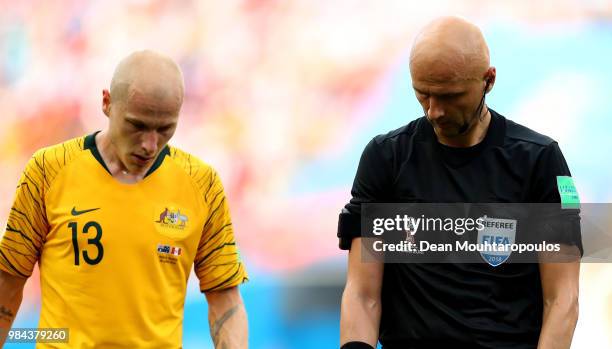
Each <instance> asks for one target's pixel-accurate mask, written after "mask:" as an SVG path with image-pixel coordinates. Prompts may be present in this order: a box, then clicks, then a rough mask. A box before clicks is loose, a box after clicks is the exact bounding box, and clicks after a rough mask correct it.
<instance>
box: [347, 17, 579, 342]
mask: <svg viewBox="0 0 612 349" xmlns="http://www.w3.org/2000/svg"><path fill="white" fill-rule="evenodd" d="M410 73H411V76H412V83H413V87H414V91H415V94H416V97H417V99H418V101H419V103H420V104H421V106H422V107H423V110H424V111H425V117H422V118H419V119H417V120H414V121H412V122H411V123H409V124H408V125H406V126H404V127H402V128H399V129H397V130H395V131H391V132H389V133H387V134H386V135H380V136H377V137H375V138H374V139H373V140H372V141H371V142H370V143H369V144H368V145H367V146H366V148H365V150H364V152H363V155H362V157H361V160H360V163H359V168H358V170H357V175H356V177H355V181H354V183H353V188H352V191H351V194H352V199H351V200H350V202H349V203H348V204H347V205H346V207H345V208H344V209H343V211H342V213H341V214H340V221H339V228H338V237H339V238H340V247H341V248H342V249H347V250H350V252H349V257H348V275H347V282H346V287H345V290H344V293H343V297H342V310H341V321H340V341H341V346H342V348H346V349H349V348H371V347H375V346H376V343H377V341H380V342H381V344H382V345H383V347H384V348H385V349H394V348H402V349H410V348H415V349H425V348H427V349H430V348H496V349H497V348H513V349H521V348H536V347H537V348H539V349H545V348H569V347H570V343H571V340H572V336H573V332H574V328H575V326H576V321H577V319H578V274H579V269H580V268H579V258H576V260H575V261H574V262H569V263H544V262H541V263H539V264H538V263H532V264H519V263H516V264H514V263H507V264H502V265H500V266H497V267H493V266H490V265H488V264H486V263H482V264H467V263H466V264H414V263H413V264H410V263H405V264H383V263H382V262H367V263H366V262H363V261H362V258H361V253H362V249H361V246H362V238H361V235H362V232H361V231H360V230H361V228H360V212H361V211H360V208H361V204H362V203H377V202H380V203H382V202H424V203H428V202H429V203H436V202H447V203H450V202H465V203H470V202H472V203H478V202H480V203H494V202H500V203H503V202H506V203H513V202H514V203H528V202H532V203H555V202H560V200H561V199H560V194H559V192H558V187H557V178H558V177H559V176H561V177H563V178H569V179H570V180H571V177H570V176H571V175H570V172H569V169H568V167H567V164H566V162H565V159H564V158H563V155H562V153H561V151H560V150H559V147H558V145H557V143H556V142H555V141H553V140H552V139H550V138H549V137H546V136H544V135H541V134H538V133H536V132H534V131H532V130H530V129H528V128H526V127H524V126H521V125H519V124H516V123H514V122H512V121H510V120H508V119H506V118H504V117H503V116H502V115H500V114H498V113H496V112H495V111H493V110H491V109H490V108H488V107H487V105H486V103H485V95H486V94H487V93H488V92H489V91H491V89H492V88H493V86H494V84H495V77H496V71H495V68H494V67H491V66H490V65H489V51H488V47H487V44H486V42H485V40H484V37H483V35H482V33H481V31H480V30H479V28H478V27H476V26H475V25H474V24H472V23H469V22H467V21H466V20H464V19H462V18H457V17H443V18H440V19H437V20H435V21H433V22H431V23H430V24H429V25H427V26H426V27H425V28H424V29H423V30H422V31H421V32H420V33H419V35H418V36H417V38H416V40H415V43H414V46H413V48H412V51H411V55H410ZM534 117H541V116H538V115H534ZM578 240H579V238H578ZM364 241H365V240H364ZM576 245H579V243H577V244H576ZM564 247H566V246H565V245H564ZM581 248H582V247H581V246H580V249H581Z"/></svg>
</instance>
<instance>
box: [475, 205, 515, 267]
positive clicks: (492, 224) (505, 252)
mask: <svg viewBox="0 0 612 349" xmlns="http://www.w3.org/2000/svg"><path fill="white" fill-rule="evenodd" d="M483 225H484V228H483V229H481V230H480V231H478V242H477V243H478V244H482V245H487V244H488V245H489V246H491V245H495V244H497V245H498V246H499V245H505V246H506V249H499V250H497V251H493V250H492V249H491V250H485V251H481V252H480V255H481V256H482V258H483V259H484V260H485V262H487V263H489V264H490V265H491V266H494V267H497V266H498V265H500V264H502V263H504V262H505V261H507V260H508V258H510V254H511V253H512V250H511V245H512V244H514V240H515V236H516V220H515V219H502V218H490V217H486V216H485V217H484V221H483Z"/></svg>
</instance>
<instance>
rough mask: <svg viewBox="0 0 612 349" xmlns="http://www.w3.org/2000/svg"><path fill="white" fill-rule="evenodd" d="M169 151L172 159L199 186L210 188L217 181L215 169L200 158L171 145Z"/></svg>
mask: <svg viewBox="0 0 612 349" xmlns="http://www.w3.org/2000/svg"><path fill="white" fill-rule="evenodd" d="M168 150H169V157H170V159H171V160H172V161H173V162H174V163H175V164H176V165H177V166H178V168H180V170H181V171H182V172H184V173H185V174H186V175H187V176H189V177H191V179H193V180H194V181H195V182H196V183H197V184H198V186H200V187H206V186H210V184H211V182H213V181H215V180H216V177H217V173H216V171H215V169H214V168H213V167H212V166H211V165H209V164H208V163H206V162H204V161H203V160H201V159H200V158H199V157H197V156H195V155H193V154H191V153H189V152H186V151H184V150H182V149H180V148H177V147H175V146H171V145H168Z"/></svg>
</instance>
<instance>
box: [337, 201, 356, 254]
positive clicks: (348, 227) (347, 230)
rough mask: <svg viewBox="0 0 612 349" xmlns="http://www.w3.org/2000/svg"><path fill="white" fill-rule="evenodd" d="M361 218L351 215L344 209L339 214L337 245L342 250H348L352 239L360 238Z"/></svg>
mask: <svg viewBox="0 0 612 349" xmlns="http://www.w3.org/2000/svg"><path fill="white" fill-rule="evenodd" d="M360 232H361V218H360V216H358V215H354V214H351V213H350V212H349V210H347V209H346V208H343V209H342V212H340V217H339V218H338V233H337V235H338V238H339V239H340V241H339V242H338V245H339V246H340V249H342V250H350V249H351V242H352V241H353V239H354V238H357V237H360V236H361V233H360Z"/></svg>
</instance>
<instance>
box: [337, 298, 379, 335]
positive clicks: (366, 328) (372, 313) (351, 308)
mask: <svg viewBox="0 0 612 349" xmlns="http://www.w3.org/2000/svg"><path fill="white" fill-rule="evenodd" d="M380 314H381V304H380V299H374V298H370V297H367V296H364V295H359V294H358V293H357V292H356V291H354V290H352V289H351V288H350V286H349V287H347V288H346V289H345V290H344V293H343V295H342V308H341V314H340V345H343V344H345V343H347V342H352V341H359V342H365V343H368V344H370V345H371V346H373V347H376V343H377V342H378V329H379V325H380Z"/></svg>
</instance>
